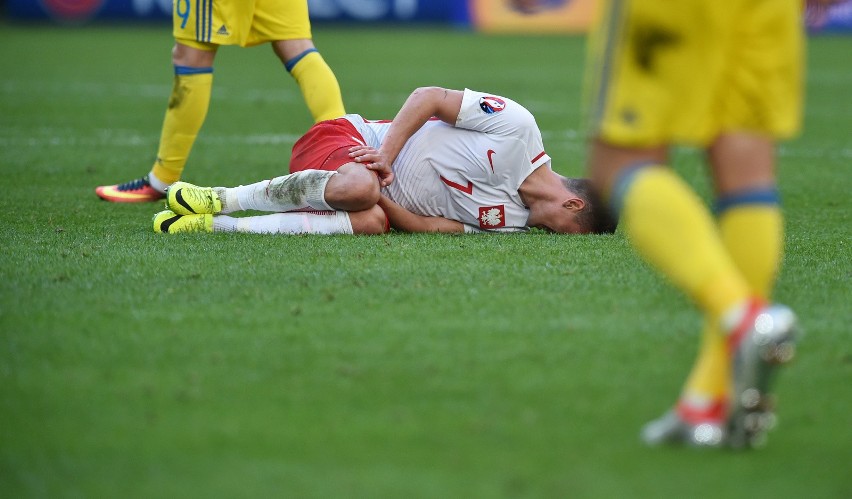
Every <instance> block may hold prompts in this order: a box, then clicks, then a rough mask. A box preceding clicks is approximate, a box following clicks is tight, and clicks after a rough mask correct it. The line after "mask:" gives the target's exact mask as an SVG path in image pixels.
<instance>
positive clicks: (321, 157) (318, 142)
mask: <svg viewBox="0 0 852 499" xmlns="http://www.w3.org/2000/svg"><path fill="white" fill-rule="evenodd" d="M366 143H367V142H366V141H365V140H364V137H362V136H361V134H360V133H359V132H358V130H356V129H355V127H354V126H353V125H352V123H350V122H349V120H347V119H346V118H337V119H334V120H327V121H320V122H319V123H317V124H316V125H314V126H312V127H311V128H310V130H308V132H307V133H306V134H305V135H302V137H301V138H300V139H299V140H297V141H296V143H295V144H293V154H292V155H291V156H290V173H294V172H300V171H302V170H328V171H332V172H333V171H337V169H338V168H340V167H341V166H343V165H345V164H346V163H352V162H353V161H352V158H350V157H349V148H350V147H352V146H361V145H364V144H366Z"/></svg>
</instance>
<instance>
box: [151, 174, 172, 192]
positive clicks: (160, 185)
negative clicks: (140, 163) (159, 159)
mask: <svg viewBox="0 0 852 499" xmlns="http://www.w3.org/2000/svg"><path fill="white" fill-rule="evenodd" d="M148 183H149V184H151V187H153V188H154V189H157V190H158V191H160V192H166V188H167V187H168V186H169V184H167V183H165V182H163V181H162V180H160V179H158V178H157V176H156V175H154V172H153V171H151V172H149V173H148Z"/></svg>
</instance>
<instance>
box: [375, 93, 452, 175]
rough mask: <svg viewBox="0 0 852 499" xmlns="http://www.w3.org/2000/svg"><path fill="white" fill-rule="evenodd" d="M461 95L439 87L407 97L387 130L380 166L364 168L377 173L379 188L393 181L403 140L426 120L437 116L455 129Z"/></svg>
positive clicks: (409, 136) (376, 164)
mask: <svg viewBox="0 0 852 499" xmlns="http://www.w3.org/2000/svg"><path fill="white" fill-rule="evenodd" d="M463 96H464V93H463V92H461V91H459V90H450V89H446V88H441V87H420V88H417V89H415V90H414V92H412V93H411V95H409V96H408V99H406V101H405V103H404V104H403V105H402V108H400V110H399V112H398V113H397V114H396V117H394V119H393V123H392V124H391V127H390V130H388V134H387V136H386V137H385V139H384V142H382V146H381V148H380V149H379V153H380V155H381V156H383V158H384V162H385V163H384V164H381V163H373V164H372V165H367V168H369V169H371V170H373V171H377V172H379V177H380V178H381V181H382V187H384V186H387V185H389V184H390V183H391V182H393V172H391V171H390V165H392V164H393V162H394V160H395V159H396V157H397V155H398V154H399V151H400V150H402V146H404V145H405V143H406V141H408V139H410V138H411V136H412V135H414V133H415V132H416V131H417V130H419V129H420V128H421V127H422V126H423V125H424V124H425V123H426V122H427V121H429V119H430V118H432V117H433V116H434V117H437V118H438V119H440V120H441V121H444V122H446V123H449V124H450V125H453V126H455V124H456V120H457V119H458V117H459V111H460V110H461V103H462V98H463Z"/></svg>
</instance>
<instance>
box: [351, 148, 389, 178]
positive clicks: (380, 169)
mask: <svg viewBox="0 0 852 499" xmlns="http://www.w3.org/2000/svg"><path fill="white" fill-rule="evenodd" d="M349 157H350V158H352V161H355V162H358V163H361V164H362V165H364V166H366V167H367V169H368V170H373V171H374V172H376V175H378V176H379V183H380V184H381V186H382V187H386V186H388V185H390V184H391V182H393V177H394V175H393V170H392V169H391V161H388V158H386V157H385V155H384V154H382V152H381V151H379V150H378V149H376V148H375V147H370V146H355V147H350V148H349Z"/></svg>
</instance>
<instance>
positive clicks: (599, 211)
mask: <svg viewBox="0 0 852 499" xmlns="http://www.w3.org/2000/svg"><path fill="white" fill-rule="evenodd" d="M563 183H564V184H565V187H566V188H567V189H568V190H569V191H572V192H574V193H575V194H577V195H578V196H579V197H580V198H581V199H582V200H583V201H584V202H585V203H586V206H584V207H583V209H582V210H580V211H579V212H578V213H577V223H578V224H580V228H582V229H583V230H584V231H586V232H590V233H592V234H612V233H613V232H615V228H616V227H617V226H618V220H617V219H616V218H615V217H614V216H613V215H612V213H611V212H610V210H609V209H608V208H607V205H606V203H605V202H604V201H603V199H602V198H601V197H600V196H599V195H598V193H597V191H596V190H595V188H594V187H593V186H592V183H591V181H589V179H586V178H567V177H566V178H564V179H563Z"/></svg>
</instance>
